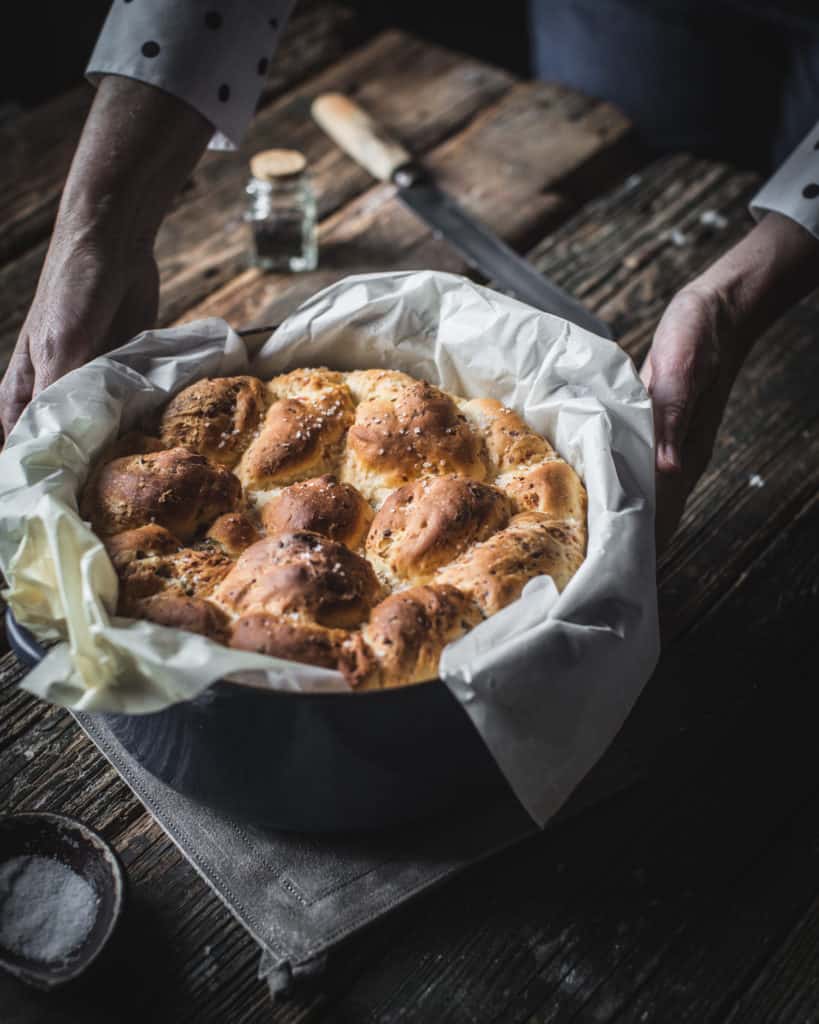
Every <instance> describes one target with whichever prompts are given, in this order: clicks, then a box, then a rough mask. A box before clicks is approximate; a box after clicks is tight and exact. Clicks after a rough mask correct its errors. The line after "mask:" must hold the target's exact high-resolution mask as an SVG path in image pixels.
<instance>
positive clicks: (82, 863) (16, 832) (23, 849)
mask: <svg viewBox="0 0 819 1024" xmlns="http://www.w3.org/2000/svg"><path fill="white" fill-rule="evenodd" d="M26 855H28V856H41V857H49V858H51V859H53V860H57V861H60V862H62V863H63V864H65V865H66V866H67V867H69V868H71V870H72V871H75V872H76V873H77V874H78V875H80V876H81V877H82V878H84V879H85V880H86V881H87V882H88V883H89V884H90V885H91V886H92V888H93V889H94V892H95V893H96V895H97V901H98V902H97V914H96V918H95V920H94V924H93V925H92V927H91V931H90V932H89V933H88V935H87V936H86V937H85V939H84V940H83V942H82V943H80V945H79V946H77V948H76V949H74V950H72V951H71V953H69V954H68V956H67V957H65V959H62V960H58V961H54V962H48V963H44V962H40V961H38V960H32V959H29V958H28V957H25V956H21V955H20V954H17V953H13V952H12V951H11V950H7V949H4V948H3V947H2V946H0V966H2V967H4V968H5V969H6V970H7V971H9V972H10V973H11V974H14V975H16V976H17V977H18V978H20V979H21V980H22V981H25V982H28V983H29V984H31V985H34V986H36V987H37V988H41V989H51V988H54V987H55V986H57V985H63V984H65V982H67V981H71V980H73V979H74V978H76V977H78V976H79V975H80V974H82V973H83V972H84V971H85V970H86V969H87V968H88V967H89V966H90V965H91V964H92V963H93V962H94V960H96V958H97V957H98V956H99V954H100V953H101V952H102V949H103V947H104V946H105V944H106V943H107V942H108V940H109V939H110V937H111V935H112V934H113V931H114V928H115V926H116V924H117V921H118V920H119V918H120V915H121V913H122V906H123V900H124V896H125V874H124V872H123V870H122V866H121V865H120V863H119V860H118V859H117V856H116V854H115V853H114V851H113V850H112V849H111V847H110V846H108V844H107V843H106V842H105V841H104V840H103V839H102V838H101V837H100V836H98V835H97V833H96V832H94V831H92V830H91V829H90V828H88V827H87V826H86V825H83V824H82V823H81V822H79V821H75V820H74V819H72V818H66V817H64V816H63V815H61V814H46V813H31V814H9V815H4V816H2V817H0V862H3V861H6V860H10V859H11V858H12V857H19V856H26Z"/></svg>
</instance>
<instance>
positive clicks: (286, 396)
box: [236, 370, 353, 491]
mask: <svg viewBox="0 0 819 1024" xmlns="http://www.w3.org/2000/svg"><path fill="white" fill-rule="evenodd" d="M268 392H269V396H270V397H272V399H273V400H272V403H271V404H270V406H269V408H268V410H267V413H266V415H265V419H264V422H263V424H262V426H261V429H260V430H259V433H258V436H257V437H256V438H255V439H254V441H253V442H252V443H251V445H250V447H249V448H248V449H247V451H246V452H245V453H244V455H243V456H242V459H241V461H240V462H239V465H238V467H237V470H236V472H237V475H238V477H239V479H240V480H241V481H242V483H243V484H244V486H245V487H246V488H247V489H248V490H250V491H258V490H262V489H267V488H271V487H276V486H283V485H285V484H290V483H294V482H295V481H297V480H305V479H307V478H309V477H313V476H319V475H321V474H322V473H327V472H332V470H333V469H334V468H335V466H336V464H337V463H338V460H339V456H340V454H341V448H342V444H343V441H344V437H345V434H346V432H347V428H348V427H349V425H350V423H351V422H352V418H353V399H352V396H351V395H350V392H349V391H348V389H347V387H346V385H345V384H344V381H343V378H342V375H341V374H337V373H333V372H332V371H330V370H295V371H293V373H289V374H285V375H284V376H283V377H276V378H274V380H273V381H271V382H270V384H269V385H268Z"/></svg>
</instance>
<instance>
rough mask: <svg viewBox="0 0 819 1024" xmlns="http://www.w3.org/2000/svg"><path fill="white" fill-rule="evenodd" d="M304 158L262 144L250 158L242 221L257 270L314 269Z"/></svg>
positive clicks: (312, 211)
mask: <svg viewBox="0 0 819 1024" xmlns="http://www.w3.org/2000/svg"><path fill="white" fill-rule="evenodd" d="M306 168H307V161H306V160H305V159H304V156H303V155H302V154H301V153H299V152H297V151H296V150H294V149H265V150H263V151H262V152H261V153H257V154H256V155H255V156H254V157H253V158H252V159H251V161H250V174H251V178H250V181H249V182H248V183H247V187H246V189H245V192H246V193H247V197H248V205H247V211H246V213H245V220H246V221H247V222H248V223H249V224H250V228H251V231H252V235H253V263H254V264H255V266H257V267H260V268H261V269H262V270H276V271H296V272H298V271H302V270H315V269H316V266H317V265H318V238H317V233H316V197H315V195H314V194H313V188H312V185H311V183H310V176H309V174H308V173H307V170H306Z"/></svg>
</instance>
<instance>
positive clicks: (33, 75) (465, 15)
mask: <svg viewBox="0 0 819 1024" xmlns="http://www.w3.org/2000/svg"><path fill="white" fill-rule="evenodd" d="M168 2H169V3H170V2H175V0H168ZM298 2H299V4H300V5H303V4H305V3H310V0H298ZM817 2H819V0H817ZM110 6H111V3H110V0H81V2H75V3H62V4H58V3H45V4H40V3H37V2H35V0H28V4H27V5H26V6H25V7H24V6H23V5H21V4H19V3H18V4H17V5H15V9H14V25H13V27H12V28H11V31H10V32H8V33H7V34H6V47H7V49H6V53H7V54H11V55H12V56H13V57H14V58H15V59H14V60H13V61H12V60H6V61H3V62H0V103H2V104H3V105H4V106H6V108H7V109H8V108H9V107H11V108H12V109H16V108H20V107H23V108H27V107H32V106H35V105H36V104H37V103H41V102H42V101H43V100H45V99H48V97H49V96H53V95H55V94H56V93H59V92H61V91H63V90H65V89H67V88H69V87H70V86H72V85H75V84H77V83H78V82H80V81H81V80H82V77H83V71H84V70H85V66H86V64H87V62H88V58H89V57H90V56H91V51H92V49H93V48H94V43H95V41H96V38H97V35H98V34H99V31H100V28H101V27H102V23H103V22H104V20H105V16H106V14H107V13H108V10H109V8H110ZM344 6H346V7H349V8H352V9H353V10H355V11H356V13H357V16H358V17H359V18H361V19H362V22H363V23H365V24H367V25H369V26H372V27H373V28H374V29H378V28H386V27H400V28H404V29H407V30H408V31H410V32H414V33H416V34H417V35H420V36H423V37H424V38H427V39H430V40H432V41H433V42H438V43H441V44H442V45H444V46H446V47H448V48H449V49H452V50H460V51H462V52H465V53H471V54H473V55H475V56H476V57H481V58H483V59H484V60H487V61H489V62H491V63H493V64H499V65H501V66H503V67H507V68H509V69H510V70H511V71H514V72H516V73H517V74H519V75H526V74H528V72H529V56H528V48H527V41H526V3H525V0H506V2H505V3H504V4H503V7H502V12H503V16H502V17H498V16H497V14H495V15H494V16H493V7H491V6H489V5H485V4H476V3H472V4H467V3H464V2H460V0H454V2H453V0H438V2H437V3H433V2H431V0H410V2H408V3H404V4H400V3H389V2H384V0H352V2H349V3H345V4H344ZM494 10H495V11H497V10H498V8H494ZM6 13H7V14H8V11H7V12H6Z"/></svg>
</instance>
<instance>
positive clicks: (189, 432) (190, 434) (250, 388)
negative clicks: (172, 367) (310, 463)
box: [160, 377, 266, 467]
mask: <svg viewBox="0 0 819 1024" xmlns="http://www.w3.org/2000/svg"><path fill="white" fill-rule="evenodd" d="M265 404H266V396H265V387H264V384H262V382H261V381H260V380H258V379H257V378H256V377H208V378H206V379H205V380H200V381H197V382H196V383H195V384H191V385H190V387H187V388H185V389H184V390H183V391H180V392H179V393H178V394H177V395H175V396H174V397H173V398H172V399H171V400H170V402H169V403H168V404H167V406H166V407H165V411H164V413H163V414H162V421H161V426H160V436H161V438H162V441H163V443H164V444H165V446H166V447H167V448H175V447H177V446H180V447H183V448H188V449H189V450H190V451H192V452H199V454H200V455H206V456H207V457H208V458H209V459H210V460H211V461H212V462H217V463H219V464H220V465H223V466H228V467H232V466H235V465H236V463H237V462H238V461H239V456H240V455H241V454H242V452H243V451H244V450H245V448H247V446H248V445H249V444H250V442H251V440H252V438H253V436H254V434H255V432H256V430H257V429H258V427H259V424H260V423H261V421H262V417H263V416H264V412H265Z"/></svg>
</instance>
